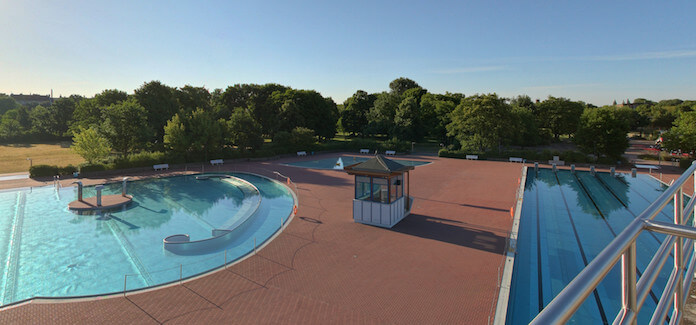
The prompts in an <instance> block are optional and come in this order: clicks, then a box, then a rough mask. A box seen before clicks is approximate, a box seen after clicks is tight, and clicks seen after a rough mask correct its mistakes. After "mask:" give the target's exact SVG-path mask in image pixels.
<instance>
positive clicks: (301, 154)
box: [297, 151, 307, 157]
mask: <svg viewBox="0 0 696 325" xmlns="http://www.w3.org/2000/svg"><path fill="white" fill-rule="evenodd" d="M306 155H307V151H298V152H297V156H298V157H299V156H306Z"/></svg>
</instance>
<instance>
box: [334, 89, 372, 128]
mask: <svg viewBox="0 0 696 325" xmlns="http://www.w3.org/2000/svg"><path fill="white" fill-rule="evenodd" d="M375 99H376V97H375V96H374V95H370V94H368V93H367V92H366V91H363V90H358V91H356V92H355V94H353V96H352V97H350V98H348V99H346V101H345V102H344V103H343V109H342V110H341V112H340V114H341V125H343V130H344V131H346V132H350V133H351V134H353V135H355V134H361V135H362V134H363V130H364V129H365V126H366V125H367V114H368V113H369V112H370V108H371V107H372V105H373V104H374V102H375Z"/></svg>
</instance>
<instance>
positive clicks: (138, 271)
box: [0, 173, 294, 305]
mask: <svg viewBox="0 0 696 325" xmlns="http://www.w3.org/2000/svg"><path fill="white" fill-rule="evenodd" d="M232 175H233V176H235V177H239V178H241V179H244V180H246V181H248V182H250V183H252V184H253V185H254V186H256V187H257V188H258V190H259V193H260V195H261V202H260V205H259V207H258V210H256V211H255V213H254V214H253V215H252V217H251V218H250V219H249V220H248V221H247V222H246V223H245V225H244V229H243V230H241V231H240V232H239V233H238V236H236V237H235V238H234V239H233V240H231V241H229V242H226V243H225V245H224V247H221V248H220V249H215V250H211V251H204V252H200V254H195V255H177V254H174V253H171V252H169V251H167V250H165V249H164V248H163V242H162V241H163V239H164V238H165V237H167V236H169V235H173V234H189V235H190V237H191V240H192V241H193V240H199V239H205V238H210V237H211V230H212V229H215V228H219V227H222V226H224V225H226V224H230V219H234V218H238V217H240V216H239V215H238V214H236V212H239V210H240V209H242V207H244V206H245V203H247V202H245V200H253V199H254V198H248V197H245V196H244V194H243V192H242V191H241V190H240V189H239V188H237V187H236V186H234V185H233V184H231V183H229V182H225V181H223V180H221V179H215V178H211V179H208V180H196V178H195V176H175V177H168V178H160V179H150V180H142V181H133V182H129V183H128V193H129V194H131V195H133V202H132V203H131V204H130V205H129V206H128V207H125V208H123V209H121V210H117V211H110V212H109V213H107V214H96V215H95V214H92V215H88V214H86V215H79V214H76V213H74V212H71V211H69V210H68V209H67V205H68V203H69V202H71V201H73V200H75V199H76V196H77V194H76V193H77V189H76V188H75V187H66V188H61V189H58V190H57V189H55V188H54V187H52V186H47V187H40V188H33V189H23V190H15V191H4V192H0V261H1V263H2V264H1V266H0V276H1V278H0V292H1V293H0V302H1V303H2V304H3V305H6V304H8V303H13V302H17V301H21V300H24V299H28V298H32V297H67V296H85V295H97V294H105V293H112V292H120V291H123V290H124V285H125V287H126V289H127V290H133V289H138V288H144V287H148V286H153V285H158V284H163V283H168V282H172V281H178V280H179V279H180V278H181V277H183V278H186V277H190V276H193V275H196V274H200V273H202V272H206V271H208V270H211V269H214V268H216V267H219V266H221V265H223V264H224V263H225V262H226V261H227V262H230V261H234V260H236V259H239V258H240V257H242V256H244V255H246V254H248V253H249V252H251V251H253V249H254V243H255V242H256V244H257V245H261V244H262V243H263V242H265V241H266V240H268V239H269V238H270V237H272V236H273V235H274V234H275V233H276V232H277V231H278V230H279V229H280V227H281V219H284V220H286V221H287V218H288V216H289V215H290V213H291V212H292V209H293V205H294V199H293V196H292V194H291V193H290V191H289V190H288V189H287V188H286V187H285V186H283V185H282V184H280V183H277V182H274V181H271V180H269V179H266V178H263V177H260V176H256V175H251V174H242V173H239V174H232ZM103 193H104V195H108V194H119V193H121V184H120V183H115V184H107V185H105V186H104V190H103ZM94 195H96V193H95V190H94V187H85V188H84V196H85V197H91V196H94ZM255 199H256V200H257V202H258V197H256V198H255ZM247 205H248V204H247Z"/></svg>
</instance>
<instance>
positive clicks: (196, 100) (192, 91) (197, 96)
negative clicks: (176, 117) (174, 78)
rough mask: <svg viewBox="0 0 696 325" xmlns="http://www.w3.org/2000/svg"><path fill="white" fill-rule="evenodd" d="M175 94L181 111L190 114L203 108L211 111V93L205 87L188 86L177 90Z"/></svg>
mask: <svg viewBox="0 0 696 325" xmlns="http://www.w3.org/2000/svg"><path fill="white" fill-rule="evenodd" d="M175 94H176V101H177V103H178V105H179V110H180V111H183V112H187V113H188V112H192V111H194V110H195V109H196V108H202V109H203V110H205V111H208V110H210V109H211V100H210V99H211V96H210V92H209V91H208V89H205V87H193V86H191V85H186V86H184V87H182V88H180V89H177V90H176V91H175Z"/></svg>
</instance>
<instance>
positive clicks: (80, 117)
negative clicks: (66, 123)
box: [70, 98, 116, 134]
mask: <svg viewBox="0 0 696 325" xmlns="http://www.w3.org/2000/svg"><path fill="white" fill-rule="evenodd" d="M114 104H116V103H114ZM109 105H111V104H109ZM107 106H108V105H107ZM107 106H104V107H100V106H99V104H98V102H97V100H96V99H87V98H85V99H82V100H80V101H78V102H77V104H76V105H75V110H74V111H73V116H72V121H71V123H70V132H72V133H73V134H75V133H77V132H80V129H89V128H90V127H96V126H100V125H101V123H102V122H103V118H102V115H103V110H104V108H106V107H107Z"/></svg>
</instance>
